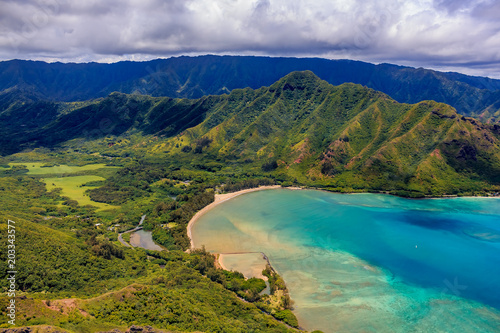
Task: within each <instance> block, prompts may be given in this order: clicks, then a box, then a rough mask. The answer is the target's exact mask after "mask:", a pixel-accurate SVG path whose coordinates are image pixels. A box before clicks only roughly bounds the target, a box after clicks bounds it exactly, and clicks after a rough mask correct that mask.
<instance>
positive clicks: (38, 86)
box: [0, 56, 500, 115]
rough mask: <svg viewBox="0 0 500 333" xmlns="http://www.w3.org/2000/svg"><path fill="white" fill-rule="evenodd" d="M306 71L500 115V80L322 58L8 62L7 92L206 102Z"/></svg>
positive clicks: (4, 70)
mask: <svg viewBox="0 0 500 333" xmlns="http://www.w3.org/2000/svg"><path fill="white" fill-rule="evenodd" d="M303 70H311V71H313V72H314V73H315V74H316V75H318V76H319V77H320V78H322V79H324V80H326V81H328V82H329V83H331V84H334V85H339V84H342V83H345V82H353V83H358V84H362V85H365V86H367V87H370V88H373V89H375V90H379V91H382V92H385V93H386V94H388V95H389V96H391V97H392V98H394V99H396V100H397V101H399V102H405V103H417V102H420V101H422V100H435V101H438V102H443V103H447V104H450V105H452V106H453V107H455V108H456V109H457V110H458V112H459V113H462V114H465V115H472V114H480V113H483V112H484V111H485V110H488V112H489V113H491V114H495V113H496V112H497V111H498V110H499V109H500V105H499V101H500V96H499V92H498V90H499V89H500V80H493V79H488V78H484V77H473V76H467V75H462V74H458V73H443V72H437V71H432V70H426V69H422V68H418V69H415V68H410V67H402V66H395V65H390V64H380V65H373V64H369V63H364V62H360V61H349V60H327V59H318V58H269V57H239V56H223V57H220V56H200V57H178V58H170V59H158V60H153V61H148V62H128V61H125V62H119V63H115V64H97V63H88V64H62V63H52V64H47V63H44V62H36V61H20V60H12V61H4V62H0V92H2V93H5V92H13V91H15V92H16V93H18V94H22V95H28V96H30V97H32V98H38V99H42V100H51V101H52V100H56V101H81V100H88V99H95V98H98V97H105V96H107V95H108V94H110V93H111V92H113V91H119V92H123V93H128V94H131V93H139V94H147V95H152V96H168V97H177V98H179V97H181V98H200V97H202V96H204V95H210V94H222V93H227V92H229V91H231V90H233V89H236V88H245V87H250V88H253V89H257V88H260V87H262V86H269V85H271V84H273V83H274V82H275V81H277V80H279V79H280V78H281V77H283V76H285V75H287V74H289V73H290V72H292V71H303ZM0 107H1V104H0ZM4 108H5V107H3V108H0V110H1V109H4Z"/></svg>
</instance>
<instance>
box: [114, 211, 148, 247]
mask: <svg viewBox="0 0 500 333" xmlns="http://www.w3.org/2000/svg"><path fill="white" fill-rule="evenodd" d="M145 219H146V214H144V215H142V216H141V220H140V221H139V225H138V226H137V227H135V228H134V229H130V230H127V231H125V232H122V233H121V234H119V235H118V241H119V242H120V243H122V245H123V246H126V247H131V246H130V244H129V243H127V242H125V241H124V240H123V237H122V235H123V234H127V233H129V232H134V231H137V230H141V229H142V227H141V225H142V224H143V223H144V220H145Z"/></svg>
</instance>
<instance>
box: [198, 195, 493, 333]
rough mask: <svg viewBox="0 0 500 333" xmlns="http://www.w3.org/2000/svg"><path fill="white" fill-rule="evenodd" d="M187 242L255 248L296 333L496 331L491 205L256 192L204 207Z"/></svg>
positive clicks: (227, 249) (221, 248)
mask: <svg viewBox="0 0 500 333" xmlns="http://www.w3.org/2000/svg"><path fill="white" fill-rule="evenodd" d="M192 236H193V241H194V243H195V245H196V246H197V247H201V245H205V247H206V248H207V250H210V251H213V252H218V253H233V252H247V251H248V252H254V251H262V252H264V253H265V254H266V255H267V256H268V257H269V259H270V262H271V264H272V265H273V267H275V268H276V270H277V271H278V272H279V273H280V274H281V275H282V276H283V278H284V279H285V281H286V283H287V286H288V288H289V290H290V294H291V297H292V299H293V300H294V302H295V304H294V313H295V314H296V316H297V317H298V319H299V322H300V325H301V326H302V327H304V328H305V329H307V330H314V329H320V330H323V331H324V332H500V199H497V198H448V199H422V200H411V199H403V198H398V197H394V196H389V195H379V194H335V193H328V192H323V191H314V190H287V189H279V190H264V191H258V192H252V193H248V194H244V195H240V196H238V197H235V198H233V199H231V200H228V201H227V202H224V203H222V204H220V205H218V206H216V207H215V208H214V209H212V210H210V211H209V212H207V213H206V214H205V215H203V216H202V217H201V218H200V219H199V220H198V221H197V223H196V224H195V225H194V226H193V229H192Z"/></svg>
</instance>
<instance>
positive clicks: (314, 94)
mask: <svg viewBox="0 0 500 333" xmlns="http://www.w3.org/2000/svg"><path fill="white" fill-rule="evenodd" d="M499 134H500V127H498V126H496V125H494V126H491V125H483V124H480V123H478V122H476V121H475V120H473V119H470V118H464V117H463V116H460V115H458V114H457V113H456V112H455V110H454V109H453V108H452V107H450V106H448V105H446V104H441V103H436V102H432V101H424V102H420V103H418V104H415V105H409V104H400V103H397V102H396V101H394V100H392V99H391V98H389V97H388V96H387V95H385V94H383V93H380V92H377V91H374V90H372V89H368V88H364V87H362V86H360V85H355V84H343V85H341V86H337V87H335V86H332V85H330V84H328V83H327V82H325V81H322V80H320V79H319V78H318V77H316V76H315V75H314V74H313V73H312V72H296V73H291V74H289V75H287V76H286V77H285V78H283V79H281V80H280V81H278V82H276V83H275V84H273V85H272V86H270V87H269V88H261V89H259V90H255V91H254V90H250V89H244V90H235V91H233V92H232V93H231V94H230V95H229V96H228V97H227V99H225V100H221V104H219V105H216V106H215V107H214V108H212V109H211V110H210V111H209V112H208V114H207V117H206V119H205V120H204V121H203V122H202V123H201V124H199V125H198V126H196V127H195V128H192V129H189V130H187V131H186V132H185V133H184V136H183V137H182V139H183V142H197V143H199V142H200V138H203V137H204V138H208V139H209V140H205V141H210V140H212V142H211V143H210V146H209V147H208V148H207V150H206V151H207V152H212V153H214V154H217V155H219V156H225V157H226V158H228V159H231V160H234V159H239V160H240V161H253V160H257V161H261V163H263V166H264V168H266V167H268V168H269V169H273V168H276V167H277V169H276V172H283V173H286V174H288V175H291V176H294V177H296V178H297V179H298V180H299V182H302V183H311V182H312V183H314V182H317V183H318V184H321V185H322V186H331V187H339V188H345V187H352V188H363V189H367V188H368V189H370V188H371V189H374V190H398V189H400V190H404V191H406V193H403V194H405V195H412V193H411V192H412V191H414V192H415V193H414V194H415V195H420V194H422V193H425V194H437V193H441V194H442V193H450V194H451V193H457V191H458V190H459V189H460V190H464V189H467V190H474V189H480V188H481V187H482V186H484V183H482V182H487V183H490V184H498V183H499V182H500V141H499ZM193 147H195V146H194V145H192V148H193ZM184 150H186V149H184ZM274 162H275V163H274Z"/></svg>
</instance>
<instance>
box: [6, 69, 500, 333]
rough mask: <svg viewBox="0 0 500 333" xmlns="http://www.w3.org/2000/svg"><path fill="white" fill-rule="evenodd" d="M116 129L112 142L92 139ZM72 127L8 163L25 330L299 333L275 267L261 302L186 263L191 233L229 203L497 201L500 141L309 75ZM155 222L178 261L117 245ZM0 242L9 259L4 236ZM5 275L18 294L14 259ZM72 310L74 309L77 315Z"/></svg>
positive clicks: (103, 110)
mask: <svg viewBox="0 0 500 333" xmlns="http://www.w3.org/2000/svg"><path fill="white" fill-rule="evenodd" d="M40 107H42V106H40ZM43 107H44V108H45V109H44V110H47V112H52V111H54V108H55V106H54V105H52V104H51V105H49V104H47V105H44V106H43ZM112 115H114V118H113V119H115V120H116V122H115V123H114V124H112V125H113V126H111V127H112V128H113V129H112V130H109V131H106V132H103V131H102V130H101V131H100V132H99V133H97V134H96V135H95V136H93V137H88V136H87V137H86V138H85V139H79V136H78V135H79V134H78V133H83V132H84V131H87V132H88V131H91V130H92V126H97V125H96V124H99V123H100V120H102V119H100V118H99V117H100V116H102V117H108V118H109V117H111V116H112ZM59 116H60V117H61V118H59V120H60V121H58V122H56V123H50V124H47V125H46V126H42V127H40V128H38V127H37V128H33V129H32V131H31V132H30V134H29V135H28V136H26V137H25V138H24V139H26V140H28V141H27V142H29V144H30V147H37V145H42V146H47V148H44V147H38V148H34V149H31V150H29V149H28V150H25V151H23V152H22V153H16V154H13V155H8V156H4V157H2V158H0V166H1V168H0V194H1V195H0V207H2V208H1V211H0V214H1V215H0V218H1V220H2V221H6V220H7V219H11V220H14V221H16V223H17V224H16V228H17V229H16V246H19V248H20V249H23V250H22V251H19V252H18V258H17V261H18V264H19V266H22V267H25V269H24V270H23V271H19V275H18V276H17V279H18V280H17V282H18V285H19V288H20V291H21V292H22V293H23V295H26V296H27V297H28V298H27V299H23V300H22V302H21V303H20V304H22V307H23V309H25V311H26V312H24V313H26V315H25V316H24V317H23V318H22V319H21V321H20V324H22V325H36V324H54V325H59V326H60V327H62V328H65V329H68V330H70V331H77V332H92V331H98V330H104V329H111V328H114V327H120V328H123V327H127V326H129V325H132V324H140V325H152V326H154V327H156V328H163V329H168V330H178V331H179V330H180V331H206V332H220V331H224V332H242V331H244V332H247V331H253V332H286V331H287V330H289V328H287V327H286V326H285V325H284V324H283V323H282V322H280V321H283V322H284V323H287V324H288V325H290V326H292V327H297V326H298V323H297V319H296V318H295V316H294V315H293V312H292V311H291V310H292V307H293V302H292V300H291V299H290V297H289V295H288V291H287V288H286V285H285V282H284V281H283V279H282V278H281V277H280V276H279V275H277V274H276V272H274V271H273V270H272V268H271V267H267V268H266V269H265V270H264V272H263V274H264V276H266V277H267V278H268V281H269V284H270V289H271V295H262V294H261V292H262V291H263V290H264V289H265V282H264V281H263V280H260V279H245V278H244V277H243V275H242V274H240V273H238V272H228V271H223V270H221V269H218V268H217V267H216V265H215V258H214V256H213V255H212V254H210V253H207V252H206V251H205V250H204V249H201V250H195V251H193V252H192V253H185V252H184V251H185V250H187V249H188V248H189V247H190V240H189V238H188V236H187V231H186V226H187V224H188V222H189V221H190V220H191V219H192V217H193V216H194V215H195V214H196V212H197V211H199V210H200V209H202V208H203V207H205V206H206V205H208V204H210V203H212V202H213V201H214V199H215V195H216V194H217V193H224V192H232V191H238V190H242V189H247V188H252V187H257V186H259V185H282V186H292V185H295V186H305V187H311V188H321V189H326V190H330V191H339V192H361V191H364V192H367V191H368V192H386V193H392V194H396V195H401V196H407V197H425V196H441V195H487V194H489V193H496V192H498V191H500V178H499V175H500V130H499V127H498V126H497V127H495V126H494V125H487V124H481V123H479V122H477V121H476V120H474V119H471V118H465V117H461V116H459V115H458V114H457V113H456V112H455V111H454V110H453V109H452V108H451V107H449V106H447V105H444V104H439V103H436V102H432V101H425V102H420V103H418V104H415V105H408V104H399V103H397V102H395V101H394V100H392V99H390V98H389V97H388V96H386V95H384V94H382V93H379V92H376V91H373V90H370V89H367V88H364V87H361V86H358V85H354V84H344V85H342V86H338V87H334V86H331V85H329V84H328V83H326V82H325V81H321V80H319V79H318V78H317V77H316V76H314V75H313V74H312V73H310V72H299V73H292V74H290V75H288V76H286V77H285V78H283V79H282V80H280V81H278V82H276V83H275V84H273V85H272V86H270V87H268V88H265V87H264V88H260V89H258V90H251V89H242V90H234V91H233V92H231V93H230V94H228V95H222V96H215V97H214V96H212V97H204V98H201V99H199V100H174V99H169V98H151V97H147V96H135V95H134V96H132V95H124V94H112V95H110V96H108V97H107V98H103V99H101V100H98V101H93V102H88V103H83V104H81V105H73V106H72V107H68V108H66V109H65V112H63V113H60V115H59ZM87 118H88V119H92V121H89V122H82V119H87ZM86 126H87V127H86ZM101 127H102V126H101ZM111 127H110V128H111ZM75 128H76V129H77V130H75ZM95 128H98V127H94V129H95ZM70 132H71V133H70ZM75 133H76V134H75ZM19 138H20V139H19V140H21V139H22V138H23V137H22V136H19ZM24 139H23V140H24ZM13 144H14V145H18V146H17V147H18V148H19V147H21V146H23V145H24V143H23V142H21V141H16V142H13ZM23 147H24V146H23ZM11 148H12V147H11ZM49 148H50V149H49ZM144 214H145V215H146V220H145V222H144V224H143V227H144V229H146V230H151V231H152V233H153V239H154V240H155V242H157V243H158V244H161V245H162V246H164V247H165V248H166V249H168V251H162V252H156V251H144V250H141V249H132V248H125V247H123V246H122V245H121V244H120V243H119V242H118V241H117V237H118V233H119V232H123V231H126V230H130V229H132V228H134V227H136V226H137V224H138V223H139V221H140V219H141V216H142V215H144ZM0 232H1V234H0V241H3V242H4V243H5V236H6V231H5V224H4V223H2V224H1V227H0ZM129 237H130V235H129V234H125V235H124V238H125V240H127V241H128V240H129ZM0 261H1V263H0V271H1V272H3V273H2V274H3V275H2V276H0V279H1V281H2V282H0V283H1V284H0V286H1V287H2V288H3V290H5V288H6V279H5V272H6V267H5V265H6V262H5V253H2V254H1V255H0ZM77 297H79V299H77ZM65 298H73V301H74V302H76V303H75V304H76V305H75V306H74V307H71V308H68V307H66V308H65V305H64V302H63V299H65ZM5 300H6V299H5V298H0V302H5ZM42 300H45V301H50V302H49V303H51V304H52V302H54V303H53V304H58V305H57V306H60V307H61V308H60V309H59V308H56V309H55V310H54V309H52V307H51V305H48V304H47V302H45V303H44V302H42ZM243 300H245V302H244V301H243ZM247 302H250V303H247ZM3 308H5V307H3ZM2 311H3V310H2ZM262 311H264V312H266V313H268V314H270V315H271V316H269V315H266V314H264V313H262ZM272 316H273V317H274V318H273V317H272ZM3 318H5V316H4V317H3ZM2 320H4V319H2ZM278 320H280V321H278ZM4 324H5V321H4V322H2V321H0V325H4Z"/></svg>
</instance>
